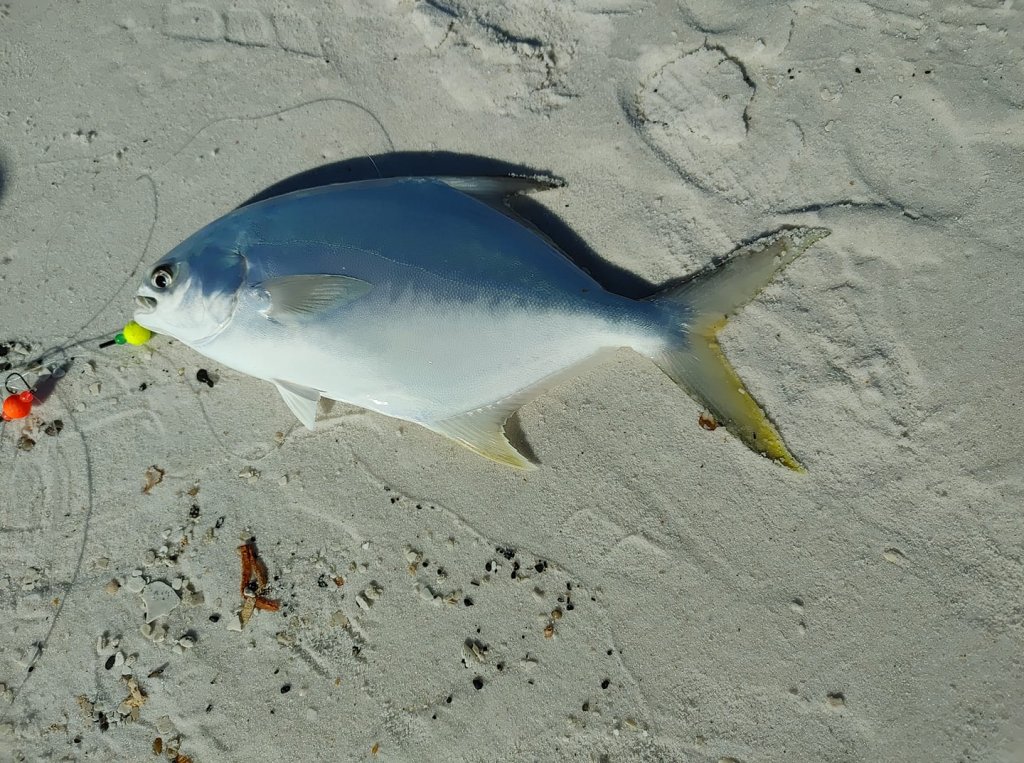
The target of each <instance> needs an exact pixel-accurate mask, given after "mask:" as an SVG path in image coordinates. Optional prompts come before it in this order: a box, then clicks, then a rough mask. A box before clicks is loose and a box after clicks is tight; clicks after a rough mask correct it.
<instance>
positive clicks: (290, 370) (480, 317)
mask: <svg viewBox="0 0 1024 763" xmlns="http://www.w3.org/2000/svg"><path fill="white" fill-rule="evenodd" d="M533 187H535V184H533V183H531V181H527V180H523V179H517V178H446V179H438V178H396V179H387V180H375V181H365V182H357V183H347V184H339V185H331V186H324V187H321V188H315V189H311V190H304V191H298V192H295V193H291V194H287V195H284V196H279V197H275V198H271V199H268V200H266V201H263V202H259V203H256V204H252V205H249V206H246V207H242V208H240V209H237V210H235V211H233V212H231V213H229V214H228V215H225V216H224V217H222V218H220V219H219V220H217V221H215V222H213V223H211V224H210V225H208V226H207V227H205V228H203V229H202V230H200V231H199V232H197V233H196V234H194V235H193V236H191V237H190V238H189V239H187V240H186V241H184V242H182V243H181V244H180V245H179V246H177V247H175V249H173V250H172V251H171V252H169V253H168V254H167V256H166V257H164V258H163V259H162V260H161V261H160V262H158V263H157V264H156V265H155V266H154V268H153V270H152V271H151V274H150V276H149V277H148V278H147V280H146V281H145V282H144V283H143V285H142V286H141V287H140V290H139V295H138V297H137V299H138V301H139V303H140V308H139V310H138V312H137V313H136V315H135V320H136V321H137V322H139V323H140V324H142V325H143V326H146V327H147V328H150V329H152V330H154V331H157V332H160V333H166V334H170V335H172V336H176V337H177V338H178V339H180V340H181V341H183V342H184V343H186V344H188V345H190V346H191V347H193V348H194V349H195V350H197V351H198V352H200V353H202V354H204V355H206V356H207V357H209V358H211V359H213V360H214V361H216V362H218V363H220V364H223V365H225V366H228V367H231V368H234V369H236V370H238V371H241V372H243V373H246V374H250V375H252V376H255V377H258V378H261V379H265V380H267V381H270V382H272V383H274V384H275V385H277V387H278V389H279V390H280V391H281V394H282V396H283V397H284V399H285V401H286V402H287V403H288V405H289V406H290V407H291V409H292V410H293V411H294V412H295V413H296V415H297V416H298V417H299V419H300V420H301V421H302V422H303V423H304V424H305V425H306V426H308V427H310V428H312V427H313V424H314V419H315V415H316V405H317V401H318V400H319V398H320V397H321V396H322V397H326V398H329V399H333V400H340V401H344V402H346V403H351V404H354V405H358V406H361V407H363V408H367V409H370V410H374V411H378V412H380V413H383V414H386V415H388V416H393V417H395V418H399V419H404V420H407V421H412V422H415V423H417V424H421V425H423V426H426V427H428V428H430V429H433V430H435V431H437V432H440V433H441V434H444V435H446V436H448V437H451V438H453V439H455V440H457V441H459V442H461V443H462V444H464V445H467V446H468V447H470V448H472V449H473V450H475V451H477V452H479V453H481V454H483V455H486V456H488V457H490V458H493V459H495V460H497V461H500V462H503V463H507V464H510V465H514V466H520V467H530V466H531V464H530V463H529V462H528V461H526V460H525V459H524V458H523V457H522V456H521V455H520V454H519V453H518V452H517V451H516V450H515V449H514V448H513V447H512V446H511V445H510V444H509V443H508V442H507V440H506V439H505V437H504V434H503V430H502V427H503V424H504V421H505V419H506V418H507V417H508V416H509V415H510V414H511V413H513V412H514V411H515V410H516V409H518V408H519V407H520V406H521V405H523V404H524V403H525V402H527V401H528V400H529V399H532V397H534V396H536V395H538V394H540V393H541V392H542V391H543V390H544V389H545V388H546V387H547V386H548V385H550V384H551V383H554V382H555V381H557V380H558V379H559V378H563V377H564V376H565V375H566V374H568V373H572V372H573V371H574V370H576V369H578V367H579V366H580V365H581V364H582V363H584V362H585V361H587V360H590V359H592V358H595V357H598V356H599V355H600V354H601V353H602V351H604V350H607V349H612V348H618V347H632V348H634V349H635V350H637V351H638V352H640V353H641V354H643V355H646V356H648V357H650V358H652V359H654V360H655V362H657V363H658V364H659V365H660V366H661V367H662V368H663V369H665V370H666V373H668V374H669V375H670V376H672V377H673V378H674V379H676V381H677V382H680V383H681V384H682V385H683V386H684V387H685V388H686V389H687V390H688V391H690V392H693V393H695V394H696V396H698V397H699V398H701V399H702V401H703V402H705V404H708V405H709V407H712V409H713V411H716V415H719V416H721V418H722V420H723V423H726V424H727V425H733V424H734V423H735V426H737V427H740V428H742V427H748V428H749V427H751V426H753V428H754V429H753V430H752V431H753V433H754V440H755V441H756V435H757V430H758V429H759V428H760V429H764V427H765V426H766V425H767V426H768V427H771V424H770V422H768V421H767V419H766V418H764V420H763V421H760V420H756V421H755V420H751V421H747V420H746V419H745V418H744V417H745V416H746V417H748V418H749V415H750V412H749V411H747V410H746V409H745V408H743V406H742V405H741V406H740V408H743V410H739V409H737V402H739V403H742V402H743V401H742V400H740V401H736V400H732V401H731V403H730V405H724V406H723V405H722V404H720V403H718V402H716V400H715V399H713V398H715V397H716V396H715V395H714V394H712V395H708V394H707V392H706V391H705V390H704V389H703V387H705V386H707V385H708V384H712V385H713V384H721V383H722V381H723V380H722V379H721V378H719V379H717V380H715V379H710V380H709V379H702V378H701V374H702V373H704V372H706V371H710V370H714V369H710V368H705V365H706V364H707V363H708V362H710V363H711V364H712V365H713V366H721V364H722V363H725V361H724V357H721V353H720V352H718V356H719V357H713V356H714V354H715V353H714V348H716V347H717V343H716V342H714V343H713V347H712V349H711V350H710V351H709V352H710V355H709V357H708V358H705V359H703V360H702V361H701V362H696V363H694V362H690V363H687V362H684V359H685V358H691V359H692V357H693V356H694V352H693V351H694V349H695V347H697V345H701V346H703V345H706V344H708V342H707V341H705V340H703V339H701V337H702V336H703V334H708V332H710V334H709V336H712V337H713V333H714V330H717V329H715V328H710V329H707V330H706V331H705V330H704V328H703V327H706V325H710V324H709V321H710V320H711V319H712V318H714V315H716V314H717V313H722V315H719V316H718V318H717V319H716V320H719V321H722V320H724V317H725V316H726V315H728V314H729V313H730V312H731V311H732V310H735V309H737V308H738V307H739V306H740V305H741V304H742V303H743V302H745V301H747V299H749V298H750V297H751V296H753V294H754V293H756V291H757V290H759V289H760V287H761V286H762V285H763V283H764V282H766V281H767V279H768V278H770V277H771V274H773V273H774V272H775V271H776V270H778V269H779V268H780V267H782V266H784V264H785V263H786V262H788V261H789V260H790V259H792V258H793V257H795V256H796V254H798V253H799V251H802V249H803V248H806V246H808V245H809V242H810V243H813V241H812V239H813V240H816V239H817V238H819V237H820V236H821V235H822V232H820V231H819V232H814V231H810V232H805V233H803V234H801V235H802V236H803V239H804V240H802V241H797V245H796V246H794V245H793V243H794V239H795V238H796V237H795V236H794V235H793V234H792V233H789V234H786V235H783V236H781V237H777V239H776V240H775V241H774V242H773V243H772V244H767V245H766V246H765V247H764V248H762V250H761V251H762V254H761V256H760V257H758V256H752V257H743V258H737V257H734V258H733V259H731V260H729V261H728V262H729V263H736V262H742V261H746V265H744V266H743V267H740V268H737V267H735V266H734V267H733V270H736V271H738V272H739V275H735V274H734V275H733V276H731V277H730V278H727V279H726V278H723V277H722V276H721V274H722V273H724V272H725V271H728V270H729V268H728V267H724V268H719V269H717V270H716V271H713V273H717V274H719V275H718V276H717V277H715V278H711V276H710V274H709V278H708V280H718V281H722V282H723V284H724V282H725V281H728V282H729V285H730V286H729V288H728V289H727V288H725V287H724V285H721V284H720V288H718V289H717V291H719V292H723V293H724V292H729V295H728V297H727V298H726V297H724V296H721V295H720V296H721V298H719V299H718V301H717V302H716V303H715V304H714V305H712V306H711V307H710V308H708V306H707V305H704V304H703V303H702V302H701V300H700V299H691V298H690V297H692V296H693V293H694V291H695V289H694V288H693V286H694V281H688V282H687V283H686V284H684V285H683V286H682V287H677V288H676V289H673V290H670V291H669V292H666V293H664V294H662V295H660V296H657V297H655V298H652V299H649V300H639V301H638V300H631V299H627V298H625V297H621V296H618V295H615V294H612V293H610V292H608V291H606V290H605V289H604V288H602V287H601V286H600V285H599V284H598V283H597V282H596V281H594V280H593V279H592V278H591V277H590V276H589V275H588V274H587V273H585V272H584V271H583V270H581V269H580V268H579V267H577V266H576V265H575V264H574V263H572V262H571V261H570V260H569V259H568V258H567V257H565V256H564V255H563V254H562V253H561V252H560V251H559V250H558V249H556V248H555V247H554V246H553V245H552V244H551V243H550V242H549V241H548V240H547V239H545V238H544V237H542V236H541V235H539V234H538V233H536V232H535V231H534V230H533V229H532V228H530V227H528V226H527V225H525V224H523V223H522V222H521V221H520V220H518V219H517V218H516V217H515V216H514V215H513V214H512V213H511V211H510V210H509V208H508V207H507V206H504V197H505V196H506V195H508V194H509V193H512V192H516V191H521V190H530V189H532V188H533ZM780 242H781V244H782V245H781V246H780ZM772 245H775V246H776V247H777V248H779V251H778V252H775V253H773V254H772V255H771V257H770V258H769V257H767V256H765V255H764V254H763V252H764V251H767V249H769V248H770V247H771V246H772ZM797 250H799V251H797ZM787 253H788V255H787ZM767 260H771V261H769V262H767V266H766V265H765V261H767ZM755 261H758V262H761V265H760V267H759V269H758V268H755V267H753V263H754V262H755ZM727 264H728V263H727ZM750 271H756V273H754V276H755V278H754V282H753V283H747V282H748V281H750V280H751V275H750ZM158 274H162V280H161V278H158V277H157V275H158ZM744 274H746V275H744ZM695 280H700V279H695ZM168 282H169V285H167V284H168ZM740 282H742V283H740ZM161 284H162V285H163V286H162V287H161ZM737 288H739V289H741V290H743V293H733V292H736V290H737ZM707 291H708V292H709V293H713V292H715V291H716V290H715V289H708V290H707ZM723 299H724V300H725V301H724V302H723ZM705 301H706V300H705ZM726 302H728V303H729V304H728V305H726ZM733 303H738V304H733ZM726 307H728V308H729V309H725V308H726ZM716 311H717V312H716ZM702 332H703V333H702ZM695 338H696V342H695V341H694V339H695ZM709 346H710V345H709ZM697 350H698V353H697V354H699V351H700V348H699V347H697ZM706 354H707V353H706ZM684 366H685V368H684ZM691 367H692V368H691ZM701 369H703V371H702V370H701ZM725 369H726V370H727V371H730V372H731V368H729V367H728V364H727V363H726V364H725ZM720 370H721V369H720V368H719V369H718V372H719V375H720ZM705 375H706V374H705ZM684 376H685V377H687V378H685V379H684V378H683V377H684ZM690 376H693V377H694V378H690ZM726 376H728V374H727V375H726ZM732 377H735V374H734V373H733V374H732ZM735 383H736V384H739V385H740V386H739V389H738V390H735V389H734V390H732V392H733V393H737V392H738V393H742V394H746V393H745V390H743V389H742V384H741V383H739V380H738V377H735ZM725 384H726V386H727V387H728V386H734V382H733V381H732V378H727V379H725ZM734 396H735V395H734ZM718 397H723V395H718ZM726 397H727V396H726ZM748 397H749V395H748ZM750 399H751V400H752V398H750ZM730 406H731V407H730ZM754 408H755V409H756V411H757V412H758V413H760V409H759V408H758V407H757V405H756V403H754ZM716 409H717V410H716ZM734 409H735V410H734ZM737 411H738V413H737ZM737 416H739V419H738V422H734V421H733V420H734V419H737ZM761 416H762V418H763V413H762V414H761ZM756 418H757V416H756V415H754V419H756ZM771 432H772V433H774V434H773V435H772V436H773V437H774V438H776V439H778V443H779V447H775V448H774V449H766V447H759V448H757V449H758V450H760V451H761V452H763V453H765V454H766V455H770V456H772V457H773V458H777V459H779V460H782V461H783V462H787V459H789V460H791V461H792V463H789V464H788V465H791V466H794V465H795V464H796V462H795V459H792V456H790V455H789V453H788V450H786V449H785V446H784V445H782V444H781V438H778V435H777V433H776V432H774V428H771ZM769 434H771V433H769V432H767V431H765V432H764V433H762V437H763V438H767V439H771V437H768V435H769ZM740 436H741V437H742V438H743V439H745V440H748V441H749V440H750V438H749V437H745V436H744V435H743V434H742V432H740ZM763 442H764V441H762V445H763Z"/></svg>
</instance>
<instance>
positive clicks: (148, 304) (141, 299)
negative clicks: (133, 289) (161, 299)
mask: <svg viewBox="0 0 1024 763" xmlns="http://www.w3.org/2000/svg"><path fill="white" fill-rule="evenodd" d="M135 304H137V305H138V306H139V308H140V310H139V312H143V313H151V312H153V311H154V310H156V299H155V298H154V297H146V296H144V295H142V294H138V295H136V297H135Z"/></svg>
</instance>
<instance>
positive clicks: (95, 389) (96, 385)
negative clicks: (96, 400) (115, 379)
mask: <svg viewBox="0 0 1024 763" xmlns="http://www.w3.org/2000/svg"><path fill="white" fill-rule="evenodd" d="M101 389H103V385H101V384H100V383H99V382H93V383H92V384H90V385H89V391H90V392H91V393H92V394H94V395H98V394H100V390H101Z"/></svg>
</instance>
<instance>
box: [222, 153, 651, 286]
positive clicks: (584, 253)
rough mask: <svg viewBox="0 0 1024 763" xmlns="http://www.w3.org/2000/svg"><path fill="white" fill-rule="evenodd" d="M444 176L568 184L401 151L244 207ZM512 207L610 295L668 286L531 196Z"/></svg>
mask: <svg viewBox="0 0 1024 763" xmlns="http://www.w3.org/2000/svg"><path fill="white" fill-rule="evenodd" d="M439 175H441V176H451V175H455V176H462V177H467V176H503V175H518V176H521V177H522V176H526V177H539V178H544V179H546V180H549V181H551V182H553V183H554V184H556V185H564V181H563V180H562V179H561V178H559V177H558V176H557V175H554V174H552V173H551V172H548V171H545V170H538V169H536V168H534V167H527V166H525V165H522V164H512V163H510V162H503V161H499V160H497V159H490V158H488V157H484V156H475V155H473V154H454V153H449V152H426V151H423V152H421V151H401V152H396V153H390V154H376V155H373V156H369V157H367V156H362V157H356V158H352V159H344V160H342V161H338V162H331V163H330V164H324V165H321V166H319V167H314V168H313V169H310V170H306V171H305V172H300V173H298V174H296V175H292V176H291V177H288V178H285V179H284V180H281V181H279V182H277V183H274V184H273V185H272V186H269V187H268V188H265V189H264V190H262V191H260V192H259V193H257V194H256V195H255V196H253V197H252V198H250V199H248V200H247V201H245V202H243V203H242V204H240V205H239V206H241V207H244V206H246V205H247V204H253V203H255V202H257V201H263V200H264V199H270V198H273V197H274V196H281V195H282V194H286V193H291V192H292V191H301V190H304V189H306V188H316V187H318V186H323V185H330V184H332V183H350V182H354V181H358V180H375V179H377V178H389V177H434V176H439ZM537 198H543V194H538V196H537ZM511 206H512V209H513V210H514V211H515V212H516V213H517V214H518V215H519V216H520V217H522V218H523V219H524V220H525V221H526V222H527V223H529V224H530V225H532V226H533V227H534V228H536V229H537V230H538V231H540V232H541V233H542V234H543V235H544V236H546V237H547V238H548V239H549V240H550V241H551V242H553V243H554V244H555V246H557V247H558V248H559V249H561V250H562V251H563V252H564V253H565V254H566V256H568V257H569V259H570V260H572V261H573V262H574V263H576V265H578V266H579V267H581V268H583V269H584V270H585V271H587V272H588V273H590V275H591V276H593V277H594V279H595V280H596V281H597V282H598V283H600V284H601V285H602V286H604V287H605V288H606V289H608V291H611V292H615V293H616V294H621V295H622V296H624V297H630V298H632V299H641V298H643V297H646V296H649V295H651V294H653V293H654V292H655V291H657V290H658V289H660V288H664V286H665V285H666V284H660V285H658V284H652V283H650V282H648V281H646V280H644V279H643V278H640V277H639V276H637V275H636V274H634V273H631V272H630V271H628V270H625V269H624V268H621V267H619V266H618V265H615V264H613V263H611V262H609V261H607V260H605V259H604V258H602V257H601V256H600V255H598V254H597V252H595V251H594V250H593V249H592V248H591V247H590V246H589V245H588V244H587V243H586V242H585V241H584V240H583V239H582V238H580V237H579V236H578V235H577V234H576V233H575V232H574V231H573V230H572V228H570V227H569V226H568V225H567V224H566V223H565V222H564V221H563V220H562V219H561V218H560V217H559V216H558V215H556V214H555V213H554V212H552V211H551V210H550V209H548V208H547V207H545V206H544V205H543V204H541V203H540V202H539V201H537V200H536V199H535V198H532V197H530V196H528V195H525V194H524V195H519V196H516V197H513V199H512V200H511Z"/></svg>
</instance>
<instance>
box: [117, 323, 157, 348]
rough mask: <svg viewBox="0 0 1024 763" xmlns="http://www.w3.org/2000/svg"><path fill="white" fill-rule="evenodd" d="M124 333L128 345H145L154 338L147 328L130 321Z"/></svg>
mask: <svg viewBox="0 0 1024 763" xmlns="http://www.w3.org/2000/svg"><path fill="white" fill-rule="evenodd" d="M122 333H123V334H124V340H125V341H126V342H127V343H128V344H145V343H146V342H148V341H149V339H150V337H152V336H153V332H152V331H150V330H149V329H148V328H146V327H145V326H140V325H139V324H138V323H136V322H135V321H128V324H127V325H126V326H125V327H124V331H123V332H122Z"/></svg>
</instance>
